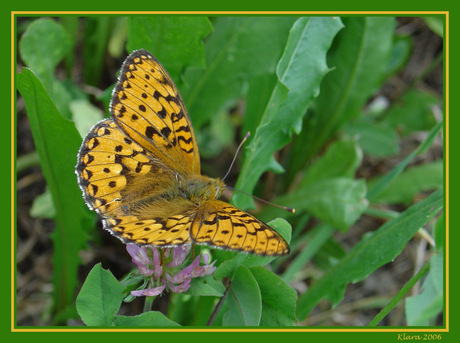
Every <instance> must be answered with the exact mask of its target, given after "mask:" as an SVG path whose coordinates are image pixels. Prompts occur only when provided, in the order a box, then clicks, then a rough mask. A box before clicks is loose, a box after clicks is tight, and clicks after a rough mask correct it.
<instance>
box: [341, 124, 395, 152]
mask: <svg viewBox="0 0 460 343" xmlns="http://www.w3.org/2000/svg"><path fill="white" fill-rule="evenodd" d="M343 131H344V132H345V133H346V134H347V135H349V136H352V137H353V136H355V137H356V138H357V141H358V143H359V146H360V147H361V149H363V151H364V152H365V153H367V154H369V155H373V156H376V157H385V156H392V155H396V154H397V153H398V152H399V140H398V135H397V134H396V130H395V129H394V128H392V127H387V126H386V125H382V124H380V123H376V122H372V121H369V120H359V119H358V120H355V121H351V122H349V123H347V124H346V125H345V126H344V128H343Z"/></svg>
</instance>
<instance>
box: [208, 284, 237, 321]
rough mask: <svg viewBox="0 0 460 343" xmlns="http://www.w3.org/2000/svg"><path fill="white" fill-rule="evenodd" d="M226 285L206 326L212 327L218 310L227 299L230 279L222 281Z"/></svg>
mask: <svg viewBox="0 0 460 343" xmlns="http://www.w3.org/2000/svg"><path fill="white" fill-rule="evenodd" d="M224 282H225V283H226V289H225V293H224V295H223V297H222V298H220V299H219V302H218V303H217V305H216V307H214V311H212V314H211V317H209V320H208V323H207V324H206V326H212V324H213V323H214V320H216V317H217V314H218V313H219V310H220V308H221V307H222V305H223V304H224V302H225V299H227V296H228V292H229V291H230V286H231V284H232V281H231V280H230V279H227V280H225V281H224Z"/></svg>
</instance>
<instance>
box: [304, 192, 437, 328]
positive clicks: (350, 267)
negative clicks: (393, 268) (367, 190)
mask: <svg viewBox="0 0 460 343" xmlns="http://www.w3.org/2000/svg"><path fill="white" fill-rule="evenodd" d="M442 206H443V192H442V190H438V191H435V192H433V193H432V194H431V195H430V196H429V197H428V198H426V199H425V200H423V201H421V202H419V203H417V204H415V205H413V206H411V207H409V208H408V209H407V210H406V211H404V212H403V213H401V215H400V216H399V217H397V218H395V219H392V220H390V221H388V222H386V223H385V224H384V225H382V226H381V227H380V228H379V229H378V230H376V231H374V232H371V233H368V234H366V235H365V236H364V237H363V239H362V240H361V241H360V242H359V243H358V244H357V245H355V246H354V247H353V249H351V250H350V252H348V254H347V255H346V256H345V257H344V258H343V259H342V260H341V261H340V262H339V263H337V264H336V265H335V266H334V267H333V268H331V269H330V270H329V271H328V272H327V273H326V274H325V275H324V276H323V277H322V278H321V279H320V280H318V281H317V282H316V283H314V284H313V285H312V286H311V287H310V288H309V290H308V291H307V292H306V293H305V294H303V295H302V296H301V297H300V298H299V301H298V303H297V312H296V314H297V318H298V319H299V320H303V319H305V318H306V317H307V315H308V314H309V313H310V312H311V310H312V309H313V308H314V307H315V306H316V305H317V304H318V302H319V301H320V300H321V299H322V298H324V297H328V298H329V299H330V300H332V301H333V302H334V304H337V303H338V302H339V301H340V300H341V296H342V295H343V290H344V288H345V286H346V285H347V284H348V283H349V282H358V281H361V280H363V279H364V278H365V277H367V276H368V275H369V274H371V273H372V272H374V271H375V270H376V269H377V268H379V267H381V266H382V265H384V264H386V263H388V262H391V261H393V260H394V259H395V258H396V256H398V255H399V254H400V252H401V251H402V249H403V248H404V247H405V245H406V244H407V242H408V241H409V240H410V239H411V238H412V237H413V235H414V234H415V233H416V232H417V231H418V230H419V229H420V228H421V227H422V226H423V225H425V223H426V222H428V221H429V220H430V219H431V218H432V217H434V216H435V215H436V214H437V213H438V212H439V211H440V210H441V209H442ZM340 290H342V292H341V291H340Z"/></svg>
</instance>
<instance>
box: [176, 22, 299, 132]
mask: <svg viewBox="0 0 460 343" xmlns="http://www.w3.org/2000/svg"><path fill="white" fill-rule="evenodd" d="M294 19H295V18H291V17H218V18H216V19H215V21H214V31H213V33H212V34H211V35H209V38H208V39H207V41H206V46H205V55H206V69H204V68H188V69H187V71H186V73H185V75H184V87H183V89H181V94H182V96H183V99H184V102H185V105H186V106H187V108H188V110H189V113H190V116H191V118H192V122H193V125H194V127H195V130H197V131H199V128H201V126H202V125H203V124H205V123H206V122H208V120H209V119H210V118H211V117H213V116H214V115H216V113H221V112H225V111H227V110H228V109H229V108H230V107H231V106H233V105H234V104H235V103H236V101H237V100H238V98H239V97H240V96H241V95H242V94H243V91H244V87H243V85H244V83H245V80H246V79H247V78H249V77H252V76H254V75H261V74H266V73H270V72H273V71H274V69H275V66H276V62H277V61H278V59H279V57H280V56H281V53H282V49H283V47H284V45H285V43H286V38H287V35H288V32H289V28H290V27H291V25H292V22H293V21H294Z"/></svg>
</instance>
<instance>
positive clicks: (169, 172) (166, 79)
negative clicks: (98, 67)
mask: <svg viewBox="0 0 460 343" xmlns="http://www.w3.org/2000/svg"><path fill="white" fill-rule="evenodd" d="M110 109H111V114H112V116H111V118H110V119H104V120H102V121H100V122H99V123H97V124H96V125H95V126H94V127H93V128H92V129H91V130H90V132H89V133H88V135H87V136H86V137H85V139H84V140H83V143H82V146H81V148H80V151H79V154H78V163H77V166H76V173H77V176H78V182H79V185H80V188H81V189H82V192H83V197H84V199H85V201H86V203H87V204H88V206H89V208H90V209H92V210H95V211H96V212H97V213H98V214H99V215H101V217H102V218H103V225H104V228H105V229H106V230H108V231H109V232H111V233H112V234H113V235H115V236H117V237H118V238H120V239H121V240H122V241H123V242H125V243H136V244H140V245H142V244H148V245H155V246H160V247H161V246H165V247H169V246H177V245H181V244H191V243H192V242H195V243H197V244H207V245H210V246H212V247H216V248H224V249H231V250H240V251H245V252H250V253H254V254H259V255H270V256H271V255H285V254H287V253H288V252H289V247H288V245H287V243H286V242H285V241H284V239H283V238H282V237H281V236H280V235H279V234H278V233H277V232H276V231H274V230H273V229H272V228H270V227H269V226H268V225H266V224H264V223H263V222H261V221H260V220H258V219H257V218H255V217H253V216H252V215H250V214H249V213H246V212H245V211H242V210H240V209H238V208H236V207H234V206H232V205H230V204H228V203H226V202H223V201H220V200H218V198H219V197H220V195H221V193H222V190H223V189H224V187H225V185H224V183H223V182H222V181H221V180H219V179H213V178H210V177H207V176H204V175H201V173H200V159H199V154H198V146H197V144H196V139H195V135H194V132H193V128H192V125H191V121H190V118H189V116H188V114H187V111H186V109H185V105H184V103H183V101H182V99H181V97H180V94H179V92H178V90H177V87H176V86H175V85H174V82H173V81H172V79H171V78H170V76H169V75H168V73H167V72H166V70H165V69H164V68H163V67H162V66H161V64H160V63H159V62H158V61H157V60H156V59H155V58H154V57H153V56H152V55H151V54H150V53H149V52H148V51H146V50H138V51H134V52H133V53H131V55H129V56H128V58H127V59H126V60H125V62H124V64H123V66H122V70H121V75H120V77H119V81H118V83H117V85H116V86H115V88H114V91H113V94H112V100H111V106H110Z"/></svg>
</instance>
